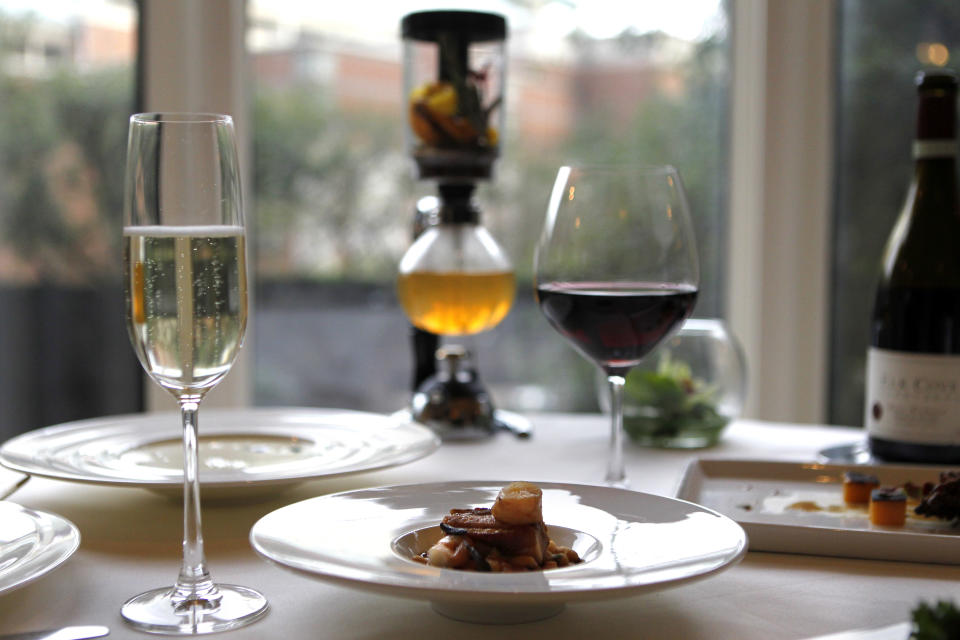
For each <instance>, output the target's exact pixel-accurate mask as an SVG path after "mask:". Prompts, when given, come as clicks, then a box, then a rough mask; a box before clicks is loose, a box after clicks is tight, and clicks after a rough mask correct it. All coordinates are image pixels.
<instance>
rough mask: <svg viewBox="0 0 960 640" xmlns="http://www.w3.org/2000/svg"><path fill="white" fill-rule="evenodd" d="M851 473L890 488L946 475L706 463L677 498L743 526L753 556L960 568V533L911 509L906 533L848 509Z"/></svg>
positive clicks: (899, 468)
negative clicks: (776, 554) (846, 498)
mask: <svg viewBox="0 0 960 640" xmlns="http://www.w3.org/2000/svg"><path fill="white" fill-rule="evenodd" d="M848 470H849V471H856V472H858V473H864V474H872V475H875V476H877V479H878V480H879V481H880V483H881V484H882V485H888V486H901V485H903V484H904V483H906V482H912V483H914V484H917V485H923V483H925V482H936V481H937V480H938V479H939V476H940V469H938V468H936V467H930V466H926V465H924V466H903V465H888V464H884V465H875V466H873V465H862V464H849V465H843V464H821V463H794V462H767V461H760V460H729V459H712V460H711V459H700V460H695V461H694V462H692V463H691V464H690V465H689V466H688V467H687V470H686V472H685V473H684V476H683V479H682V480H681V483H680V488H679V490H678V491H677V497H678V498H681V499H683V500H691V501H694V502H697V503H699V504H702V505H704V506H706V507H709V508H711V509H715V510H717V511H719V512H720V513H723V514H725V515H727V516H729V517H730V518H733V519H734V520H736V521H737V522H739V523H740V524H741V525H743V527H744V529H746V530H747V534H748V535H749V536H750V549H751V551H782V552H788V553H808V554H814V555H826V556H841V557H848V558H874V559H881V560H906V561H913V562H933V563H944V564H960V527H951V526H950V525H949V523H947V522H944V521H940V520H930V519H926V518H923V519H921V518H919V517H916V516H912V515H911V513H912V508H911V507H908V517H907V521H906V523H905V524H904V526H902V527H883V526H877V525H873V524H871V523H870V519H869V516H868V513H867V510H866V508H864V507H850V506H847V505H845V504H844V502H843V474H844V472H845V471H848Z"/></svg>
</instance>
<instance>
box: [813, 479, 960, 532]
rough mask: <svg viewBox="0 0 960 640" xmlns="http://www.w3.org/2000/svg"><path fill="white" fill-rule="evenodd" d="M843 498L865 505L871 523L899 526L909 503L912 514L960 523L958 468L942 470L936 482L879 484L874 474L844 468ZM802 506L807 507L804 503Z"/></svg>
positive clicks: (904, 517) (856, 505)
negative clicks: (887, 485) (955, 469)
mask: <svg viewBox="0 0 960 640" xmlns="http://www.w3.org/2000/svg"><path fill="white" fill-rule="evenodd" d="M843 501H844V503H845V504H846V505H848V506H851V507H858V506H859V507H862V506H866V507H867V509H868V511H867V513H868V514H869V517H870V523H871V524H875V525H879V526H888V527H902V526H903V525H904V524H906V521H907V511H908V508H909V507H910V506H912V507H913V509H912V511H911V515H914V514H915V516H917V517H921V518H930V519H935V520H945V521H946V522H948V523H953V524H955V525H956V524H960V472H956V471H944V472H942V473H941V474H940V481H939V482H938V483H934V482H930V481H927V482H925V483H923V484H922V485H918V484H916V483H914V482H910V481H908V482H906V483H904V484H903V486H889V487H881V486H880V480H879V479H878V478H877V476H875V475H872V474H865V473H859V472H857V471H847V472H846V473H844V474H843ZM911 503H912V504H911ZM804 508H805V509H807V510H810V507H809V506H808V505H807V504H806V503H805V506H804Z"/></svg>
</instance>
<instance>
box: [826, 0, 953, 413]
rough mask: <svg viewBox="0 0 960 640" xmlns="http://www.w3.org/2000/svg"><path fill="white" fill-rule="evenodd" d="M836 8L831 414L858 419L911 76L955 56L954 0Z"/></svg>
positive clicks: (898, 192)
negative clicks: (836, 69) (837, 43)
mask: <svg viewBox="0 0 960 640" xmlns="http://www.w3.org/2000/svg"><path fill="white" fill-rule="evenodd" d="M840 9H841V12H840V31H839V82H838V83H837V87H838V100H839V101H838V125H839V130H838V131H839V136H838V140H837V145H838V148H837V167H836V172H837V182H836V185H837V193H836V209H835V216H834V251H833V255H834V264H833V273H834V278H833V282H834V289H833V294H832V295H833V300H832V336H831V340H832V345H831V346H832V348H831V367H830V371H831V380H830V415H829V420H830V422H831V423H834V424H849V425H861V424H863V389H864V362H865V358H866V349H867V344H868V341H869V323H870V313H871V310H872V308H873V294H874V287H875V286H876V282H877V278H878V276H879V268H880V255H881V253H882V252H883V247H884V244H885V243H886V240H887V236H888V235H889V234H890V230H891V229H892V228H893V222H894V220H895V218H896V217H897V215H898V214H899V212H900V207H901V205H902V204H903V199H904V197H905V196H906V191H907V184H908V183H909V181H910V176H911V173H912V160H911V155H910V143H911V140H912V139H913V134H914V119H915V108H916V107H915V102H916V98H915V96H916V91H915V89H914V85H913V78H914V75H915V74H916V72H917V71H918V70H919V69H921V68H923V67H925V66H930V65H935V64H936V65H944V64H947V65H950V64H952V63H953V62H954V61H953V60H951V59H950V56H956V55H960V4H958V3H956V2H954V1H953V0H915V1H913V2H899V1H893V0H883V1H879V0H844V1H843V2H842V3H841V5H840Z"/></svg>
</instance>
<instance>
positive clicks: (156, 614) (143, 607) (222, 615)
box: [120, 584, 268, 635]
mask: <svg viewBox="0 0 960 640" xmlns="http://www.w3.org/2000/svg"><path fill="white" fill-rule="evenodd" d="M217 589H219V591H220V595H221V599H220V602H219V603H218V604H216V605H211V604H210V603H209V602H205V601H198V602H196V603H192V604H187V605H182V604H181V605H179V606H178V605H177V604H176V603H174V601H173V599H172V595H173V587H164V588H162V589H154V590H152V591H147V592H146V593H141V594H140V595H138V596H134V597H133V598H130V599H129V600H127V601H126V602H125V603H124V604H123V607H121V608H120V615H121V616H122V617H123V619H124V621H125V622H126V623H127V624H129V625H130V626H132V627H134V628H136V629H138V630H140V631H146V632H147V633H160V634H166V635H199V634H203V633H217V632H218V631H227V630H229V629H236V628H237V627H243V626H246V625H248V624H250V623H252V622H256V621H257V620H259V619H260V618H262V617H263V616H264V615H265V614H266V613H267V609H268V606H267V599H266V598H264V597H263V595H261V594H260V593H258V592H256V591H254V590H253V589H248V588H246V587H239V586H237V585H232V584H218V585H217Z"/></svg>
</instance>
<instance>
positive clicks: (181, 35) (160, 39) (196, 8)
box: [140, 0, 253, 410]
mask: <svg viewBox="0 0 960 640" xmlns="http://www.w3.org/2000/svg"><path fill="white" fill-rule="evenodd" d="M245 15H246V1H245V0H203V2H198V1H196V0H141V20H142V21H143V24H142V28H141V31H140V33H141V34H143V35H142V37H143V41H142V42H141V43H140V46H141V47H142V52H141V55H142V56H143V60H142V65H141V69H142V73H143V78H142V79H141V83H142V86H143V96H142V98H143V104H142V108H143V110H144V111H206V112H216V113H228V114H230V115H232V116H233V118H234V122H235V124H236V129H237V144H238V146H239V149H238V153H239V156H240V168H241V171H242V172H243V178H244V180H243V184H244V185H245V186H244V192H245V193H244V196H245V197H244V202H246V203H247V206H246V207H245V209H246V211H245V213H246V221H247V252H248V262H249V261H250V260H251V258H252V254H251V252H252V247H253V241H252V238H251V235H252V233H251V232H252V228H253V224H252V223H253V221H252V220H251V211H252V209H251V207H250V206H249V202H250V198H249V188H248V185H249V183H250V181H249V175H250V173H249V166H250V163H249V146H250V145H249V139H250V138H249V124H248V118H247V101H246V89H247V88H246V74H245V73H244V69H245V65H244V59H245V56H246V51H245V47H244V37H245V24H246V18H245ZM247 269H248V274H252V272H253V270H252V265H251V264H248V265H247ZM251 285H252V282H251ZM251 296H252V286H251ZM251 308H252V300H251ZM251 316H252V314H251ZM251 319H252V317H251ZM251 324H252V323H250V324H248V328H247V335H246V339H245V341H244V344H245V347H246V348H245V349H244V350H242V351H241V354H240V357H239V358H238V359H237V362H236V364H234V366H233V369H232V370H231V372H230V375H228V376H227V377H226V378H225V379H224V380H223V382H221V383H220V384H219V385H218V386H217V387H216V388H215V389H214V390H213V391H211V392H210V394H209V398H208V399H207V400H206V401H205V404H206V405H215V406H244V405H247V404H249V403H250V389H251V382H250V381H251V379H252V370H253V366H252V363H251V362H250V360H251V358H252V351H253V350H252V347H251V343H252V339H253V336H252V335H251V334H252V326H251ZM145 384H146V385H147V390H146V395H145V397H146V398H147V402H146V405H147V409H148V410H155V409H169V408H170V406H171V404H170V396H169V394H167V393H166V392H165V391H163V390H162V389H160V388H159V387H158V386H157V385H156V384H155V383H153V381H151V380H149V379H147V380H146V383H145Z"/></svg>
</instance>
